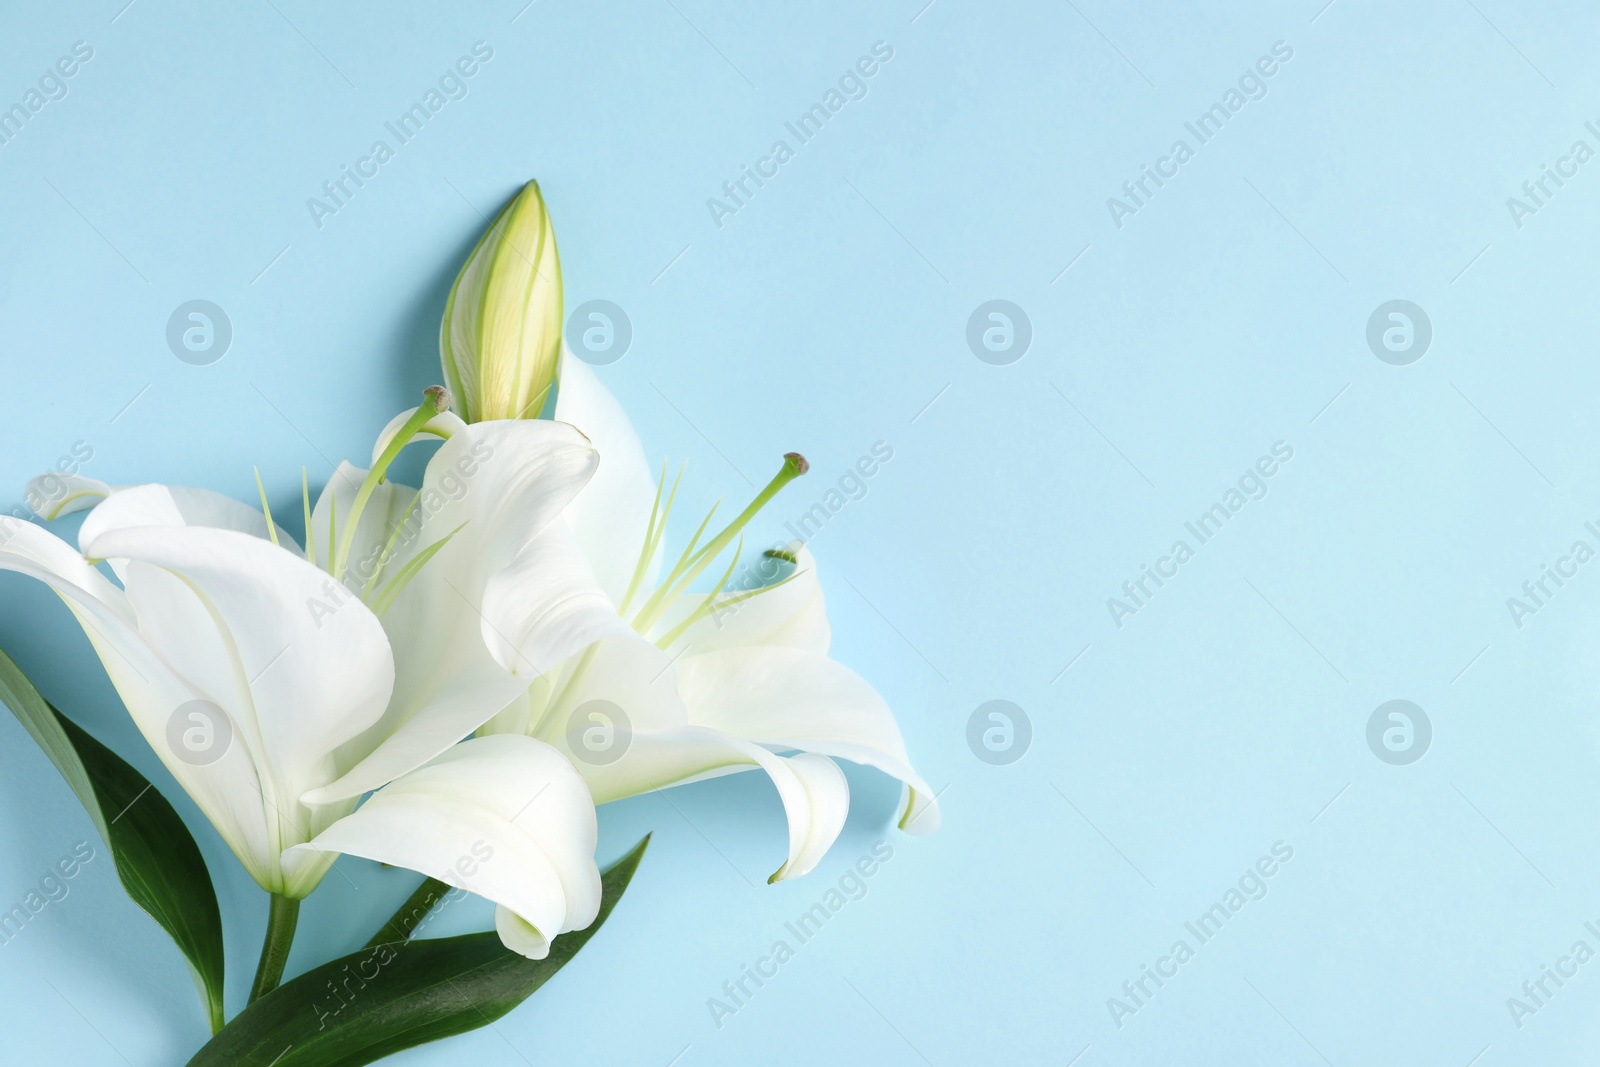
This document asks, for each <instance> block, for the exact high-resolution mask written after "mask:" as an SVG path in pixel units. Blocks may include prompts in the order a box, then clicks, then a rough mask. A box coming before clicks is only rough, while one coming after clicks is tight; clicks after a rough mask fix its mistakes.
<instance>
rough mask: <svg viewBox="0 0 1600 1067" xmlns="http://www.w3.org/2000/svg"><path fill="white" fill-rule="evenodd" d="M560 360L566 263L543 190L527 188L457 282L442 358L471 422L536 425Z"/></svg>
mask: <svg viewBox="0 0 1600 1067" xmlns="http://www.w3.org/2000/svg"><path fill="white" fill-rule="evenodd" d="M560 354H561V261H560V258H559V257H558V256H557V254H556V235H555V230H554V228H553V227H552V226H551V225H550V213H549V212H548V211H547V210H546V209H545V203H544V197H542V196H540V195H539V183H538V182H529V183H528V184H527V185H525V186H523V189H522V192H520V193H518V194H517V197H516V199H514V200H512V201H511V203H510V204H508V205H507V206H506V207H505V208H504V209H503V210H502V211H501V212H500V214H499V215H498V216H496V218H495V220H494V222H492V223H490V225H489V231H488V232H487V233H485V234H484V235H483V237H482V239H481V240H479V241H478V245H477V247H476V248H474V249H473V250H472V254H471V255H470V256H468V257H467V262H466V265H465V266H463V267H462V268H461V273H460V274H459V275H457V276H456V281H455V285H454V286H452V287H451V289H450V298H449V300H448V301H447V302H446V303H445V307H444V322H443V323H442V325H441V327H440V330H439V355H440V359H441V361H442V362H443V364H444V374H445V381H446V382H447V383H448V384H449V387H450V392H451V393H452V394H453V395H454V399H455V408H456V411H457V412H458V413H459V414H460V415H461V417H462V418H464V419H465V420H466V421H467V422H483V421H485V420H488V419H519V418H537V417H538V416H539V411H540V409H541V408H543V407H544V400H545V397H546V395H547V394H548V393H549V390H550V384H551V382H552V381H553V380H554V378H555V372H556V361H557V359H558V357H559V356H560Z"/></svg>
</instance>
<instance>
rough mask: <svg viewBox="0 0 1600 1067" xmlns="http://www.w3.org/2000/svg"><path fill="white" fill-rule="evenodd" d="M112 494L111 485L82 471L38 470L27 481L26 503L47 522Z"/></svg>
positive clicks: (94, 503) (91, 504)
mask: <svg viewBox="0 0 1600 1067" xmlns="http://www.w3.org/2000/svg"><path fill="white" fill-rule="evenodd" d="M110 495H111V486H109V485H107V484H106V483H105V482H102V481H98V480H97V479H94V478H85V477H84V476H83V475H81V474H57V473H55V472H54V471H52V472H51V473H49V474H41V475H39V477H37V478H32V479H30V480H29V481H28V489H27V493H26V496H27V500H28V506H29V507H30V508H32V509H33V512H34V514H35V515H38V516H39V517H40V518H41V519H44V520H45V521H46V522H54V521H55V520H57V519H59V518H60V517H61V516H63V515H71V514H72V513H73V512H75V511H87V510H88V509H89V508H92V507H94V506H95V505H96V504H98V503H100V501H102V500H104V499H105V498H106V497H108V496H110Z"/></svg>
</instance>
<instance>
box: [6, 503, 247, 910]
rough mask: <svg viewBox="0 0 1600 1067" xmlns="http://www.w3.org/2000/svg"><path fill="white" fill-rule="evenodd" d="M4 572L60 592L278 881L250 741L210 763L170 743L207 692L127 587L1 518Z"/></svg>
mask: <svg viewBox="0 0 1600 1067" xmlns="http://www.w3.org/2000/svg"><path fill="white" fill-rule="evenodd" d="M0 570H11V571H17V572H20V573H22V574H27V575H29V576H31V577H33V578H37V579H39V580H40V581H43V582H45V583H47V584H49V585H50V586H51V587H52V588H54V589H55V591H56V592H57V593H58V594H59V595H60V596H61V598H62V600H63V601H65V602H66V604H67V606H68V608H70V609H71V610H72V613H73V615H74V616H76V617H77V619H78V622H79V623H80V624H81V625H82V626H83V630H84V633H85V634H87V635H88V637H89V641H90V643H91V644H92V645H93V646H94V649H95V652H96V653H97V654H98V655H99V657H100V660H101V662H102V663H103V664H104V665H105V668H106V673H107V674H108V675H109V676H110V678H111V682H112V684H113V685H114V686H115V687H116V690H117V693H118V695H119V696H120V697H121V698H122V701H123V703H124V704H125V705H126V706H127V709H128V713H129V715H130V717H131V718H132V719H133V721H134V724H135V725H137V726H138V727H139V731H140V733H142V734H144V736H145V739H146V740H147V741H148V742H149V743H150V746H151V748H152V749H154V750H155V753H156V755H157V756H159V757H160V758H161V761H162V762H163V763H164V764H165V765H166V767H167V769H168V770H169V771H171V772H172V775H173V777H174V778H176V779H177V781H178V783H179V785H181V786H182V787H183V788H184V790H185V791H186V792H188V793H189V795H190V796H191V797H193V798H194V800H195V803H196V804H198V805H199V807H200V810H201V811H203V812H204V813H205V815H206V817H207V818H208V819H210V820H211V822H212V824H213V825H214V826H215V827H216V828H217V832H218V833H219V834H220V835H221V836H222V838H223V840H224V841H226V842H227V843H228V846H229V847H230V848H232V849H233V851H234V854H235V855H237V856H238V857H239V860H240V862H241V863H243V864H244V866H245V869H246V870H248V871H249V872H250V874H251V876H252V877H254V878H255V879H256V880H257V881H258V882H260V883H261V884H262V885H264V886H269V887H270V886H272V885H274V884H276V880H277V879H278V877H279V875H278V852H277V849H276V848H275V847H273V845H272V843H271V842H270V841H269V837H268V832H267V825H266V817H265V812H264V809H263V805H262V801H261V788H260V785H259V783H258V780H257V776H256V770H255V766H254V764H253V763H252V761H251V758H250V750H249V748H248V746H246V745H244V744H238V743H236V744H232V745H229V746H228V747H227V748H226V749H225V750H223V754H222V756H221V757H220V758H219V759H217V760H215V761H214V762H211V763H206V764H204V765H200V764H196V763H194V762H191V761H188V760H185V759H180V758H178V756H177V753H176V751H175V750H174V748H173V746H172V745H171V744H170V743H169V740H168V738H169V729H170V728H171V725H172V721H173V718H174V716H175V714H176V713H177V712H179V710H180V709H182V708H183V707H184V706H185V705H186V704H188V703H189V702H190V701H194V700H198V699H204V696H203V694H202V693H201V692H200V691H199V690H198V689H196V688H195V687H194V686H192V685H190V684H189V683H188V682H187V681H186V680H185V679H183V678H182V677H180V676H179V675H177V674H175V673H174V672H173V671H172V669H171V668H170V667H169V666H168V665H167V663H165V662H164V661H163V659H162V657H161V656H160V655H159V654H158V653H157V652H156V651H155V650H154V649H153V648H151V647H150V645H149V643H148V642H147V641H146V640H145V638H144V637H143V636H142V635H141V634H140V633H139V631H138V629H137V623H136V621H135V619H134V615H133V611H132V608H131V607H130V606H129V604H128V601H127V598H126V596H125V595H124V594H123V592H122V590H120V589H118V588H117V587H116V586H114V585H113V584H112V583H111V582H109V581H108V580H107V579H106V578H105V577H104V576H103V575H101V574H100V572H99V571H97V570H95V569H94V568H93V567H91V566H89V564H88V563H87V562H85V561H84V559H83V558H82V557H81V556H79V555H78V554H77V553H76V552H74V551H73V550H72V548H71V546H69V545H68V544H67V543H66V542H64V541H62V540H61V539H60V538H57V537H55V536H54V535H52V534H50V533H47V532H46V531H44V530H42V529H40V528H38V527H36V526H34V525H32V524H31V523H16V524H15V525H11V524H10V523H8V522H7V521H6V520H4V519H0ZM181 725H187V724H181Z"/></svg>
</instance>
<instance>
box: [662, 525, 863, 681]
mask: <svg viewBox="0 0 1600 1067" xmlns="http://www.w3.org/2000/svg"><path fill="white" fill-rule="evenodd" d="M788 551H789V552H791V553H792V554H793V555H794V557H795V564H794V570H793V572H792V574H791V575H790V576H789V577H788V578H787V580H782V581H779V582H777V583H776V584H772V585H769V586H768V587H766V588H763V589H761V591H760V592H756V593H755V594H754V595H753V596H752V595H749V594H750V593H751V591H752V590H751V589H746V588H742V587H741V586H740V585H739V584H738V582H737V574H738V572H736V578H735V581H734V582H730V584H729V590H728V592H726V593H724V594H722V595H721V596H719V597H718V598H717V604H718V606H717V607H715V608H713V609H712V611H711V614H709V615H707V616H706V617H705V618H703V619H701V620H700V621H699V622H696V623H695V624H694V625H692V626H690V627H689V629H688V630H686V631H684V634H683V636H682V637H680V638H679V639H678V640H677V641H676V642H674V643H673V645H672V650H673V652H677V651H678V650H680V649H687V650H689V651H691V652H693V653H696V654H698V653H701V652H712V651H715V650H717V649H723V648H740V647H744V646H748V645H783V646H787V647H790V648H799V649H804V650H805V651H807V652H814V653H816V654H817V655H819V656H825V655H827V653H828V645H829V642H830V641H831V640H832V635H833V631H832V628H831V627H830V626H829V624H828V609H827V604H826V602H825V601H824V599H823V596H822V586H821V584H820V583H819V582H818V581H817V561H816V560H815V559H814V558H813V557H812V555H811V552H810V551H809V550H808V549H807V548H806V547H805V543H804V542H802V541H794V542H792V543H791V544H790V545H789V546H788ZM763 564H771V568H770V569H758V570H756V571H754V572H753V573H752V574H750V581H749V582H748V583H747V584H749V585H751V586H754V587H757V588H759V586H760V583H761V582H762V581H764V580H766V579H769V578H777V577H779V576H780V575H782V574H783V573H784V572H785V571H787V566H786V565H780V564H779V563H778V562H777V561H774V560H763V562H762V564H757V565H756V566H757V567H758V568H761V567H763ZM682 603H683V604H684V605H685V606H686V607H689V608H692V607H694V606H696V605H698V604H700V603H701V599H700V598H698V597H685V598H684V601H683V602H682ZM670 621H671V620H670V619H669V620H668V621H667V622H664V623H663V624H662V626H663V627H666V626H667V625H669V624H670Z"/></svg>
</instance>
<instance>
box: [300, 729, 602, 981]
mask: <svg viewBox="0 0 1600 1067" xmlns="http://www.w3.org/2000/svg"><path fill="white" fill-rule="evenodd" d="M595 836H596V827H595V813H594V803H593V802H592V801H591V800H590V799H589V791H588V789H587V787H585V785H584V783H583V779H582V778H580V777H579V776H578V774H577V772H576V771H574V770H573V769H572V766H571V765H570V764H569V763H567V761H566V760H565V759H563V758H562V757H561V755H560V754H559V753H557V752H556V751H555V750H554V749H552V748H551V747H550V746H548V745H544V744H541V743H540V742H538V741H535V740H533V739H532V738H530V737H518V736H514V735H510V734H505V735H500V736H495V737H482V738H476V739H474V740H471V741H466V742H464V743H462V744H460V745H457V746H456V747H454V748H452V749H450V750H449V751H448V752H446V753H444V754H443V755H441V756H439V757H438V758H437V759H435V760H433V761H432V762H431V763H429V764H427V765H426V766H424V767H421V768H418V769H417V770H415V771H412V772H411V773H410V774H407V775H405V776H404V777H402V778H400V779H399V780H397V781H395V782H394V783H393V784H391V785H388V786H386V787H384V788H383V789H380V790H379V791H378V792H377V793H375V794H373V795H372V797H371V798H369V799H368V800H367V802H366V803H365V804H363V805H362V806H361V807H360V808H358V809H357V810H356V812H355V813H354V814H352V815H348V816H346V817H345V818H343V819H341V820H339V821H338V822H336V823H334V824H333V825H332V826H331V827H329V828H328V829H327V830H325V831H323V832H322V833H321V834H320V835H318V837H317V838H316V840H314V841H312V842H311V844H310V845H309V846H305V847H307V848H313V849H321V850H324V851H330V852H344V853H348V854H349V855H352V856H364V857H366V858H367V859H370V860H377V861H378V862H381V863H390V864H395V865H397V866H402V867H409V868H411V869H412V870H415V871H421V872H422V873H423V874H426V875H429V876H430V877H433V878H437V879H439V880H440V881H442V882H445V883H446V884H448V885H452V886H455V887H456V888H458V889H464V890H466V891H468V892H470V893H476V894H478V895H479V896H482V897H486V898H488V899H489V900H492V901H494V902H495V903H496V904H497V905H499V906H500V908H501V909H503V910H504V912H507V913H509V915H505V914H500V913H498V912H497V919H496V926H497V927H498V928H500V930H501V937H502V939H504V940H505V941H506V944H507V947H509V948H511V949H513V950H515V951H517V952H520V953H522V954H523V955H524V956H528V957H530V958H532V959H543V958H544V957H545V956H546V955H548V953H549V951H550V941H551V939H553V938H555V937H557V936H558V935H560V934H564V933H566V932H567V931H569V930H581V929H583V928H584V927H586V926H588V925H589V924H590V923H592V922H593V921H594V919H595V916H596V915H597V914H598V913H599V909H600V871H599V869H598V868H597V867H596V866H595V861H594V847H595ZM513 920H515V921H513Z"/></svg>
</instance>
